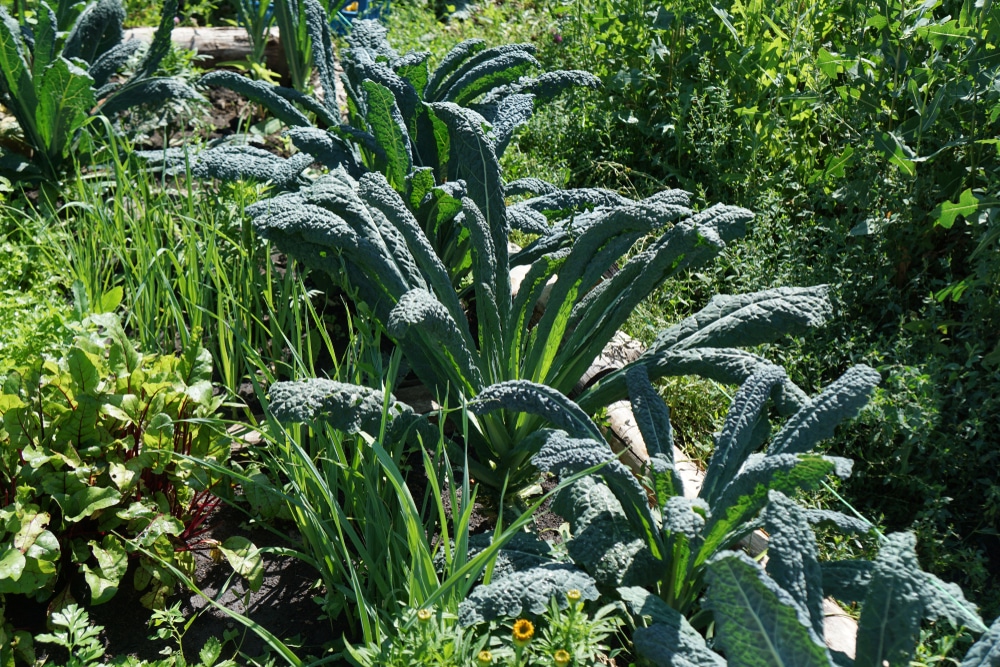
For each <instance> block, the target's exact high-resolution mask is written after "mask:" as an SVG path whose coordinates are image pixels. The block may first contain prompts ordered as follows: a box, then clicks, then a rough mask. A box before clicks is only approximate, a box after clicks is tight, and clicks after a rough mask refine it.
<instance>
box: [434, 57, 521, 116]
mask: <svg viewBox="0 0 1000 667" xmlns="http://www.w3.org/2000/svg"><path fill="white" fill-rule="evenodd" d="M517 46H518V45H516V44H511V45H507V46H506V47H497V48H506V49H507V50H506V51H505V52H502V53H498V54H497V55H496V57H492V58H489V59H488V60H484V61H483V62H480V63H478V64H477V65H475V66H474V67H472V68H471V69H469V70H468V71H466V72H465V73H464V74H462V76H461V77H459V78H458V79H457V80H454V83H450V85H449V82H446V83H445V85H446V86H447V88H446V89H444V90H443V92H442V93H441V94H440V95H438V98H439V99H440V100H441V101H444V102H454V103H455V104H461V105H463V106H465V105H468V104H469V103H470V102H472V101H473V100H475V99H476V98H477V97H479V96H480V95H482V94H483V93H486V92H488V91H490V90H491V89H493V88H496V87H499V86H503V85H508V84H511V83H514V82H516V81H517V80H518V79H520V78H521V77H522V76H524V75H526V74H527V73H528V72H530V71H531V70H533V69H535V68H537V67H539V63H538V61H537V60H535V58H534V56H532V55H531V54H530V53H528V52H527V51H525V50H521V49H516V48H515V47H517ZM484 53H486V52H484Z"/></svg>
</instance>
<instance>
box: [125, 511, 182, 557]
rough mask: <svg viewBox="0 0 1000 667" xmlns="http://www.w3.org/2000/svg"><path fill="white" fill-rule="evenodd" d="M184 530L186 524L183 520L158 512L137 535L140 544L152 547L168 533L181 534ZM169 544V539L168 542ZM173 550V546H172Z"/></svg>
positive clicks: (171, 549)
mask: <svg viewBox="0 0 1000 667" xmlns="http://www.w3.org/2000/svg"><path fill="white" fill-rule="evenodd" d="M183 532H184V524H183V523H181V520H180V519H178V518H176V517H172V516H169V515H167V514H157V515H155V516H154V517H153V520H152V521H150V522H149V523H148V524H147V525H146V526H145V527H144V528H143V529H142V530H141V531H139V533H138V534H137V535H136V538H135V540H136V542H137V543H138V544H139V545H140V546H144V547H152V546H154V545H155V544H156V543H157V541H159V540H160V538H162V537H164V536H166V535H174V536H176V535H180V534H181V533H183ZM166 544H167V545H168V546H169V541H168V542H166ZM170 551H171V552H173V548H172V547H171V548H170Z"/></svg>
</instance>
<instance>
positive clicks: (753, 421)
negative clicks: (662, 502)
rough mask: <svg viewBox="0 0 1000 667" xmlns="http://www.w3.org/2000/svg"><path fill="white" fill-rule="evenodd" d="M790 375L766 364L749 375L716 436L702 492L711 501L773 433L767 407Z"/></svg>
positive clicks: (701, 494) (702, 495)
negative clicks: (777, 389) (778, 388)
mask: <svg viewBox="0 0 1000 667" xmlns="http://www.w3.org/2000/svg"><path fill="white" fill-rule="evenodd" d="M787 379H788V376H787V375H786V374H785V371H784V369H782V368H780V367H778V366H765V367H763V368H761V369H759V370H758V371H756V372H755V373H754V374H753V375H752V376H750V377H749V378H747V380H746V382H744V383H743V384H742V385H741V386H740V389H739V391H737V392H736V396H734V397H733V402H732V403H731V404H730V406H729V412H728V413H727V414H726V422H725V424H724V425H723V427H722V432H721V433H720V434H719V436H718V438H717V439H716V442H715V451H714V452H713V453H712V458H711V460H710V461H709V463H708V470H707V471H706V472H705V479H704V481H703V483H702V487H701V492H700V493H699V494H698V495H700V496H701V497H702V498H704V499H705V500H706V501H708V503H709V504H710V505H711V504H712V503H713V502H714V501H715V499H716V497H717V495H718V493H719V492H721V491H722V489H723V487H724V486H725V485H726V484H728V483H729V481H730V480H732V479H733V477H735V476H736V474H737V472H738V471H739V469H740V466H742V465H743V463H744V461H746V458H747V456H749V455H750V454H751V453H752V452H753V451H754V450H755V449H757V448H758V447H759V446H760V445H762V444H763V443H764V441H765V440H766V438H767V436H768V434H769V433H770V422H769V421H768V418H767V413H766V411H765V410H764V408H765V407H766V406H767V403H768V401H769V400H770V399H771V396H772V394H773V392H774V390H775V387H777V386H779V385H781V384H783V383H784V382H786V381H787Z"/></svg>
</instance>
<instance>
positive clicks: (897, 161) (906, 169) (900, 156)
mask: <svg viewBox="0 0 1000 667" xmlns="http://www.w3.org/2000/svg"><path fill="white" fill-rule="evenodd" d="M875 148H877V149H878V150H880V151H881V152H882V153H883V154H884V155H885V156H886V157H888V158H889V162H891V163H892V164H894V165H896V166H897V167H899V170H900V171H901V172H903V173H904V174H905V175H907V176H909V177H911V178H912V177H914V176H916V175H917V165H916V162H915V161H914V159H915V158H916V153H914V152H913V150H912V149H911V148H910V147H909V146H907V145H906V142H904V141H903V140H902V139H901V138H900V137H899V136H898V135H896V134H895V133H892V132H880V133H876V134H875Z"/></svg>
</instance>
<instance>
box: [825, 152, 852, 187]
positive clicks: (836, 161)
mask: <svg viewBox="0 0 1000 667" xmlns="http://www.w3.org/2000/svg"><path fill="white" fill-rule="evenodd" d="M853 157H854V147H853V146H847V147H845V148H844V150H843V151H841V152H840V155H838V156H836V157H834V158H832V159H831V160H829V161H828V162H827V164H826V168H825V169H824V170H823V178H824V179H832V178H844V177H845V176H846V175H847V173H846V169H847V167H848V166H849V165H850V164H851V162H852V158H853Z"/></svg>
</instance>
